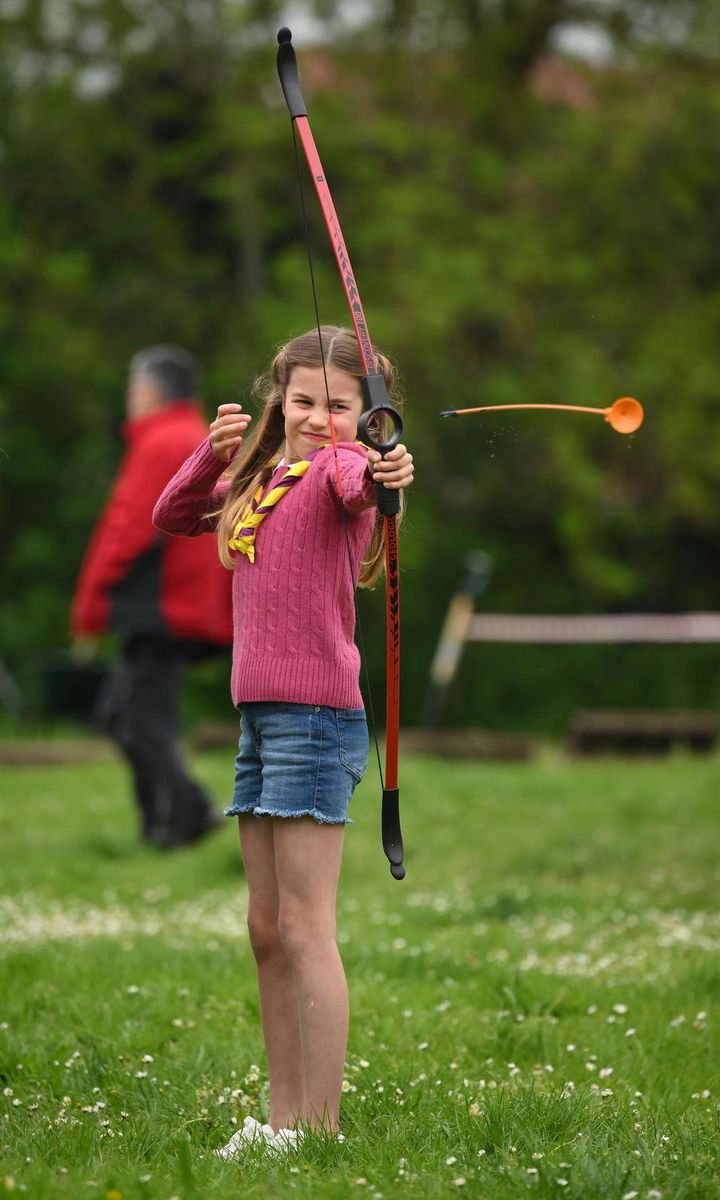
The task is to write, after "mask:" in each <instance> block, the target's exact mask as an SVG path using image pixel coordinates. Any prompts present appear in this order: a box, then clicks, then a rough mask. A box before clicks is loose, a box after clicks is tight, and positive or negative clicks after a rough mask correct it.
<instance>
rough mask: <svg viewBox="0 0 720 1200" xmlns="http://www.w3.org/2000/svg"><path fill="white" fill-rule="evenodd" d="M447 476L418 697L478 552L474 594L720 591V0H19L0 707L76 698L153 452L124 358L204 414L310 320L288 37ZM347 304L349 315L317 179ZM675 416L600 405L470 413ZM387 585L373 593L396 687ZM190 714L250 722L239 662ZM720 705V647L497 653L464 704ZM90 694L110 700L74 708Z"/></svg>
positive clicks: (8, 139)
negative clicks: (166, 375)
mask: <svg viewBox="0 0 720 1200" xmlns="http://www.w3.org/2000/svg"><path fill="white" fill-rule="evenodd" d="M283 24H287V25H289V26H290V27H291V28H292V29H293V33H294V42H295V45H296V49H297V52H298V57H299V61H300V69H301V77H302V81H303V89H304V93H305V98H306V100H307V102H308V106H309V112H310V116H311V120H312V125H313V130H314V133H315V137H316V140H317V144H318V149H319V151H320V155H321V157H322V159H323V163H324V166H325V168H326V171H327V175H328V179H329V181H330V184H331V187H332V190H333V196H334V199H335V203H336V207H337V210H338V213H339V216H340V219H341V221H342V225H343V230H344V233H345V236H346V240H347V244H348V248H349V251H350V254H351V255H352V259H353V265H354V268H355V273H356V276H357V279H358V283H359V286H360V289H361V292H362V297H363V303H364V306H365V310H366V314H367V317H368V322H369V325H370V329H371V332H372V335H373V337H374V339H375V341H376V342H377V344H378V345H379V346H380V347H381V348H383V349H384V350H386V351H387V352H389V353H390V354H391V355H392V356H393V357H394V358H395V359H396V361H397V362H398V364H399V367H400V370H401V373H402V377H403V386H404V392H405V395H406V410H405V418H406V432H407V441H408V444H409V445H410V447H411V449H412V450H413V453H414V454H415V457H416V463H417V474H416V478H417V483H416V487H415V488H414V491H413V493H412V497H411V503H410V506H409V510H408V517H407V521H406V524H405V528H404V538H403V544H402V562H403V576H402V588H403V593H402V594H403V626H404V629H403V640H404V646H405V654H404V664H403V689H404V709H403V722H404V724H405V725H407V726H411V725H413V724H414V723H417V722H418V721H420V720H421V716H422V707H423V699H424V697H425V695H426V689H427V682H428V671H429V666H430V662H431V659H432V656H433V652H434V649H435V645H436V642H437V638H438V634H439V631H440V628H441V626H442V623H443V620H444V618H445V613H446V611H447V608H448V604H449V602H450V599H451V597H452V595H453V594H454V593H455V591H456V589H457V588H458V586H459V584H460V581H461V579H462V578H463V574H464V572H465V565H464V564H465V562H466V559H467V556H468V555H469V554H471V553H473V552H477V551H482V552H483V553H485V554H486V555H488V556H489V558H490V560H491V563H492V569H491V572H490V575H489V577H488V580H487V585H486V587H485V589H484V591H483V592H482V594H481V595H480V596H479V597H478V600H477V605H478V610H479V611H482V609H483V608H485V609H487V610H489V611H493V612H507V613H533V612H551V613H571V612H572V613H582V612H594V613H612V612H637V613H641V612H683V611H692V610H715V609H720V595H719V591H720V569H719V568H720V506H719V505H718V504H717V494H718V476H719V475H720V427H719V424H718V414H719V413H720V403H719V400H718V384H719V381H720V189H719V188H718V179H717V164H718V162H719V161H720V88H718V65H719V62H720V8H718V7H717V6H714V5H711V4H708V3H707V2H706V0H704V2H703V0H661V2H658V3H653V0H637V2H635V0H617V2H613V0H384V2H381V0H353V2H352V3H339V2H336V3H333V2H317V3H314V4H313V3H306V4H300V3H294V4H280V3H274V2H272V0H262V2H256V3H253V2H250V0H247V2H243V0H0V512H1V522H2V541H1V544H0V555H1V560H0V660H1V661H2V664H3V667H2V688H0V697H1V701H0V731H3V732H4V733H6V734H7V733H9V732H10V733H14V732H15V731H16V730H17V729H18V728H19V727H25V728H31V727H33V725H36V724H37V722H42V721H47V720H48V719H57V718H59V717H62V718H67V717H72V715H73V712H74V711H75V709H74V702H71V700H70V690H69V688H70V684H69V683H68V677H67V675H65V676H62V675H61V676H60V684H59V685H58V678H59V676H58V672H57V671H55V673H53V664H55V667H57V666H58V664H65V665H66V659H65V657H64V656H65V654H66V653H67V650H68V647H69V634H68V606H69V602H70V597H71V595H72V590H73V587H74V583H75V580H76V576H77V572H78V569H79V565H80V561H81V558H82V555H83V552H84V549H85V546H86V543H87V540H88V538H89V535H90V532H91V529H92V526H93V524H94V522H95V519H96V517H97V514H98V512H99V509H100V507H101V505H102V503H103V500H104V498H105V496H106V493H107V490H108V487H109V485H110V482H111V480H112V478H113V476H114V473H115V470H116V467H117V464H118V462H119V459H120V455H121V452H122V447H121V442H120V438H119V430H120V425H121V422H122V419H123V412H124V387H125V374H126V367H127V361H128V359H129V357H130V355H131V354H133V353H134V352H135V351H136V350H137V349H139V348H140V347H142V346H145V345H148V344H150V343H153V342H162V341H172V342H179V343H180V344H182V345H184V346H186V347H187V348H188V349H189V350H191V351H192V352H193V353H194V354H196V355H197V356H198V358H199V359H200V360H201V362H202V363H203V365H204V368H205V373H204V384H203V390H202V396H203V401H204V404H205V407H206V411H207V413H208V417H211V416H212V415H213V414H214V410H215V408H216V406H217V405H218V404H219V403H221V402H224V401H228V400H239V401H240V402H242V403H245V402H246V401H247V398H248V395H249V389H250V387H251V384H252V381H253V378H254V376H255V375H256V373H257V372H258V371H259V370H261V369H262V368H263V366H264V365H265V363H266V362H267V360H268V358H269V357H270V355H271V353H272V350H273V347H274V346H275V345H276V344H278V343H280V342H282V341H284V340H286V339H287V338H288V337H289V336H291V335H294V334H296V333H299V332H301V331H303V330H305V329H307V328H309V327H310V326H312V324H313V323H314V317H313V312H312V301H311V293H310V287H309V281H308V273H307V261H306V251H305V246H304V242H303V231H302V223H301V219H300V214H299V204H298V195H297V181H296V175H295V161H294V156H293V150H292V141H291V134H290V122H289V118H288V114H287V109H286V107H285V104H284V101H283V98H282V94H281V92H280V88H279V84H278V81H277V76H276V71H275V51H276V32H277V29H278V27H279V26H280V25H283ZM307 194H308V196H310V203H309V209H310V236H311V242H312V249H313V259H314V266H315V271H316V275H317V278H318V286H319V293H320V311H321V316H322V318H323V319H324V320H326V321H340V322H343V323H346V319H347V318H346V309H345V301H344V297H343V294H342V292H341V289H340V284H339V280H338V279H337V271H336V267H335V264H334V260H333V258H332V255H331V251H330V246H329V242H328V239H327V234H326V232H325V229H324V225H323V223H322V218H321V215H320V213H319V209H317V207H316V205H315V201H314V196H312V193H311V191H310V189H308V192H307ZM628 394H629V395H635V396H637V397H638V398H639V399H640V400H641V402H642V403H643V405H644V407H645V412H646V420H645V424H644V426H643V427H642V429H641V430H640V431H639V432H638V433H637V434H636V435H634V436H633V437H631V438H622V437H619V436H617V435H616V434H614V433H612V432H611V431H610V430H609V429H608V427H607V426H606V425H605V424H604V423H603V422H602V421H599V420H597V419H594V418H592V419H591V418H583V417H570V416H565V415H562V414H549V413H547V414H545V413H506V414H497V415H490V416H487V417H468V418H466V419H463V420H458V421H453V420H449V421H443V420H441V419H440V417H439V415H438V414H439V412H440V411H441V410H442V409H445V408H450V407H468V406H474V405H483V404H501V403H506V404H507V403H522V402H530V401H536V402H540V403H543V402H545V403H548V402H550V403H552V402H566V403H574V404H584V405H597V406H600V407H604V406H607V405H609V404H610V403H612V401H613V400H614V399H615V398H616V397H618V396H622V395H628ZM381 590H382V589H379V590H376V591H375V593H374V594H371V595H370V596H364V597H363V598H362V601H361V606H362V612H363V624H364V629H365V639H366V643H367V648H368V657H369V660H370V671H371V677H372V680H373V685H374V688H375V691H376V694H377V695H381V694H382V680H383V677H384V669H385V666H384V619H385V618H384V601H383V597H382V595H381ZM186 703H187V706H188V712H189V714H190V715H191V716H192V717H193V718H195V719H199V718H200V717H208V716H211V715H221V714H224V715H232V709H231V706H230V701H229V697H228V681H227V665H226V664H225V663H216V664H214V665H212V666H210V667H205V668H202V669H200V670H199V671H198V672H197V673H196V675H195V677H194V680H193V684H192V686H191V688H190V689H189V692H188V697H187V701H186ZM588 705H591V706H594V707H601V706H603V705H613V706H616V707H618V706H642V707H650V706H652V707H658V708H680V707H682V708H698V709H699V708H709V709H715V708H717V707H720V650H719V649H718V647H717V646H715V645H705V646H702V645H700V646H682V645H669V646H645V647H637V646H573V647H548V646H526V645H523V646H505V645H500V646H493V645H484V646H479V645H473V646H468V647H467V649H466V651H465V653H464V654H463V656H462V659H461V662H460V669H459V675H458V678H457V680H456V682H455V685H454V687H453V690H452V693H451V694H450V695H449V697H448V699H447V703H446V704H445V705H444V708H443V711H442V717H441V720H442V722H443V723H444V724H446V725H447V726H461V725H465V724H468V725H476V726H484V727H486V728H488V729H490V730H511V731H533V732H538V733H543V734H546V735H556V734H558V733H560V732H561V731H562V729H563V728H564V726H565V723H566V721H567V719H568V716H569V715H570V714H571V713H572V712H573V711H574V710H575V709H577V708H579V707H583V706H588ZM76 710H77V711H76V715H77V716H81V715H82V703H81V702H78V704H77V705H76Z"/></svg>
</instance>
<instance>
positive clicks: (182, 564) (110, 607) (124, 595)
mask: <svg viewBox="0 0 720 1200" xmlns="http://www.w3.org/2000/svg"><path fill="white" fill-rule="evenodd" d="M123 434H124V437H125V440H126V442H127V450H126V453H125V456H124V458H123V460H122V463H121V464H120V469H119V471H118V474H117V477H116V479H115V483H114V484H113V487H112V490H111V492H110V496H109V498H108V501H107V503H106V505H105V508H104V510H103V512H102V514H101V516H100V519H99V520H98V523H97V525H96V527H95V531H94V533H93V536H92V539H91V541H90V545H89V546H88V549H87V552H86V554H85V559H84V562H83V564H82V567H81V570H80V576H79V579H78V583H77V587H76V589H75V595H74V597H73V602H72V614H71V624H72V630H73V633H74V634H75V635H76V636H82V635H91V634H97V633H102V632H103V631H104V630H106V629H112V630H113V631H114V632H116V633H120V634H123V635H129V634H136V633H154V634H158V633H164V634H168V635H170V636H173V637H176V638H181V639H187V640H199V641H206V642H215V643H217V644H220V645H225V644H229V643H231V642H232V599H231V589H232V572H231V571H228V570H226V569H225V568H224V567H223V566H222V564H221V563H220V561H219V559H218V553H217V541H216V539H215V536H214V535H213V534H201V535H200V536H199V537H167V536H166V535H165V534H162V533H159V532H158V530H157V529H155V527H154V525H153V523H152V511H153V508H154V506H155V502H156V500H157V499H158V497H159V495H160V493H161V492H162V490H163V488H164V487H165V485H166V484H167V483H168V482H169V480H170V479H172V477H173V475H174V474H175V472H176V471H177V470H178V468H179V467H180V466H181V465H182V463H183V462H184V461H185V459H186V458H187V457H188V456H189V455H190V454H192V452H193V450H194V449H195V448H196V446H198V445H199V444H200V442H202V441H204V439H205V438H206V437H207V423H206V421H205V419H204V417H203V416H202V415H201V413H200V410H199V409H198V408H197V406H196V405H195V404H194V403H193V402H192V401H190V400H178V401H174V402H172V403H170V404H167V405H165V406H164V407H163V408H161V409H159V410H158V411H157V412H154V413H152V414H151V415H150V416H147V417H139V418H136V419H134V420H131V421H127V422H126V423H125V425H124V427H123Z"/></svg>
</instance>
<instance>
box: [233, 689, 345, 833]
mask: <svg viewBox="0 0 720 1200" xmlns="http://www.w3.org/2000/svg"><path fill="white" fill-rule="evenodd" d="M367 761H368V732H367V721H366V719H365V710H364V709H363V708H330V707H329V706H327V705H320V704H318V705H315V704H282V703H277V702H275V701H265V700H263V701H253V702H251V703H249V704H243V705H242V708H241V713H240V747H239V752H238V756H237V758H236V759H235V790H234V793H233V802H232V805H231V806H230V808H226V809H225V816H226V817H235V816H240V815H242V814H244V813H254V814H255V816H256V817H264V816H269V817H314V818H315V820H316V821H319V822H321V823H322V824H324V825H349V824H351V823H352V822H351V821H350V820H349V818H348V815H347V813H348V805H349V803H350V797H351V796H352V794H353V792H354V791H355V788H356V787H357V785H358V783H359V782H360V780H361V779H362V777H363V775H364V774H365V770H366V768H367Z"/></svg>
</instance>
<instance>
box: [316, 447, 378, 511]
mask: <svg viewBox="0 0 720 1200" xmlns="http://www.w3.org/2000/svg"><path fill="white" fill-rule="evenodd" d="M317 465H318V467H319V470H320V471H321V472H322V475H323V482H324V486H325V487H326V488H327V489H328V490H329V491H331V492H332V493H333V495H335V496H337V495H338V492H339V489H338V481H337V476H338V471H339V473H340V483H341V484H342V499H343V504H344V505H345V508H346V509H347V511H348V512H349V513H351V514H354V515H356V516H359V515H360V513H362V512H365V511H366V509H368V508H374V507H375V504H376V501H375V484H374V483H373V480H372V477H371V475H370V472H369V471H368V465H367V451H366V449H365V447H364V446H360V445H358V443H357V442H339V443H338V448H337V462H336V460H335V455H334V453H333V450H332V447H330V446H328V447H326V450H325V452H324V453H322V454H320V455H318V462H317Z"/></svg>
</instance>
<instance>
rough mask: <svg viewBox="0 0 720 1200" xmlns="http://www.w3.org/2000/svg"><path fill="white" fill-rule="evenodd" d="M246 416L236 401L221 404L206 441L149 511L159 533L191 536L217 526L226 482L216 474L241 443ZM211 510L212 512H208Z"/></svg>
mask: <svg viewBox="0 0 720 1200" xmlns="http://www.w3.org/2000/svg"><path fill="white" fill-rule="evenodd" d="M249 423H250V416H249V415H248V414H247V413H244V412H243V411H242V406H241V405H240V404H221V405H220V407H219V408H218V410H217V416H216V417H215V420H214V421H213V422H212V424H211V426H210V434H209V436H208V438H207V439H206V441H204V442H202V443H201V445H199V446H198V448H197V450H196V451H195V453H194V454H191V455H190V458H188V459H187V460H186V461H185V462H184V463H183V465H182V466H181V468H180V470H179V471H178V472H177V474H176V475H174V476H173V478H172V479H171V480H170V482H169V484H168V485H167V487H166V488H165V491H164V492H163V494H162V496H161V497H160V499H159V500H158V502H157V504H156V505H155V509H154V511H153V524H154V525H156V526H157V528H158V529H162V531H163V533H175V534H182V535H184V536H185V537H194V536H195V535H196V534H198V533H210V532H212V531H213V530H214V529H216V528H217V524H218V515H219V510H220V509H221V508H222V506H223V502H224V500H225V497H226V495H227V492H228V488H229V486H230V483H229V481H228V480H227V479H221V478H220V476H221V475H222V474H223V472H224V471H225V469H226V467H227V465H228V463H229V461H230V459H231V458H233V457H234V455H235V453H236V452H237V450H239V448H240V446H241V445H242V440H243V435H244V433H245V430H246V429H247V427H248V425H249ZM211 514H214V515H211Z"/></svg>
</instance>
